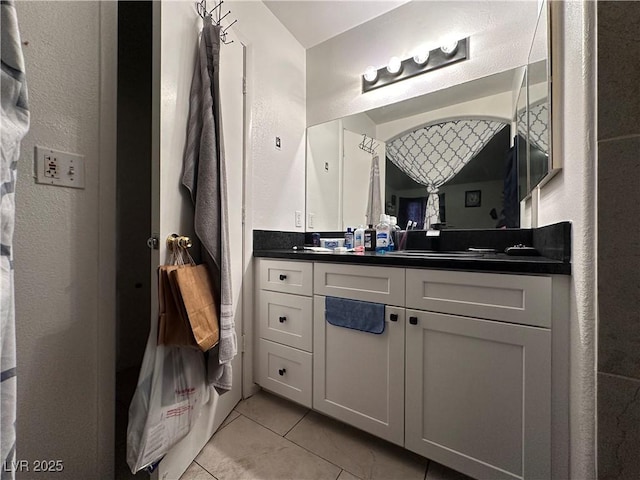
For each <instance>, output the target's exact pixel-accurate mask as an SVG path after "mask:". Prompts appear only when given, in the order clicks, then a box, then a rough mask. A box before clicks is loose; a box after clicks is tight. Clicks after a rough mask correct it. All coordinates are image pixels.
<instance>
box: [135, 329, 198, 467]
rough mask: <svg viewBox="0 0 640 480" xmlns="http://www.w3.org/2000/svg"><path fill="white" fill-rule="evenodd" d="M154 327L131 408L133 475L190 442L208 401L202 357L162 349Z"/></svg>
mask: <svg viewBox="0 0 640 480" xmlns="http://www.w3.org/2000/svg"><path fill="white" fill-rule="evenodd" d="M154 323H155V324H154V325H152V327H151V332H150V333H149V339H148V341H147V347H146V350H145V352H144V359H143V361H142V367H141V369H140V375H139V377H138V386H137V387H136V391H135V394H134V395H133V399H132V400H131V405H130V406H129V425H128V427H127V463H128V464H129V468H131V471H132V472H133V473H136V472H138V471H139V470H142V469H144V468H146V467H148V466H150V465H152V464H154V463H155V462H157V461H158V460H160V459H161V458H162V457H163V456H164V455H165V454H166V453H167V452H168V451H169V449H170V448H171V447H172V446H173V445H175V444H176V443H177V442H178V441H179V440H180V439H182V438H183V437H185V436H186V435H187V433H189V430H190V429H191V427H192V426H193V425H194V423H195V421H196V420H197V418H198V416H199V415H200V411H201V408H202V405H203V404H205V403H207V402H208V401H209V390H208V388H207V386H206V383H205V366H204V356H203V354H202V352H201V351H199V350H196V349H192V348H188V347H176V346H165V345H158V341H157V338H158V325H157V323H156V322H154Z"/></svg>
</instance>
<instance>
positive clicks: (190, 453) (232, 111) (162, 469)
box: [151, 1, 244, 479]
mask: <svg viewBox="0 0 640 480" xmlns="http://www.w3.org/2000/svg"><path fill="white" fill-rule="evenodd" d="M153 8H154V27H155V28H154V65H153V82H154V85H153V87H154V98H153V108H154V112H153V121H154V129H153V159H154V162H153V167H152V168H153V179H152V180H153V187H152V189H153V199H152V204H153V213H152V215H153V220H152V225H153V231H154V232H155V233H157V234H158V236H159V240H160V248H159V250H154V251H153V253H152V262H151V266H152V272H151V275H152V278H153V279H154V280H153V281H154V287H152V292H154V293H156V294H157V287H156V286H155V285H157V284H156V283H155V282H156V269H157V267H158V265H160V264H163V263H166V261H167V259H168V257H167V249H166V245H165V239H166V238H167V236H168V235H170V234H172V233H177V234H181V235H188V236H190V237H193V238H195V234H194V232H193V213H192V212H193V207H192V204H191V200H190V198H189V195H188V193H187V191H186V189H185V188H184V187H182V186H181V176H182V158H183V152H184V146H185V138H186V131H187V118H188V114H189V91H190V88H191V78H192V75H193V70H194V63H195V58H196V52H197V45H198V34H199V32H200V30H201V28H202V19H201V18H200V17H199V16H198V15H197V13H196V10H195V7H194V2H165V1H163V2H154V5H153ZM158 26H159V28H158ZM229 37H230V38H231V37H233V32H232V31H230V32H229ZM220 72H221V75H220V94H221V102H222V103H221V105H222V127H223V135H224V148H225V154H226V165H227V192H228V195H229V198H228V205H229V215H228V218H229V234H230V249H231V268H232V291H233V299H234V307H235V326H236V333H237V336H238V339H240V338H241V332H242V310H241V308H242V301H241V299H242V296H241V288H242V262H243V260H242V250H243V249H242V205H243V142H244V139H243V132H244V98H243V91H242V90H243V88H242V84H243V77H244V46H243V45H242V43H241V42H240V41H239V40H238V39H235V41H234V42H233V43H231V44H228V45H222V46H221V61H220ZM157 308H158V307H157V298H152V314H151V321H152V322H155V321H157ZM239 346H240V345H239ZM241 394H242V355H241V354H240V353H239V354H238V355H237V356H236V358H235V360H234V362H233V389H232V391H230V392H227V393H225V394H223V395H221V396H220V395H218V394H217V393H213V394H212V396H211V399H210V400H209V403H208V404H207V405H205V406H204V410H203V412H202V414H201V417H200V420H199V421H198V423H197V426H196V428H195V429H193V430H192V431H191V432H190V433H189V435H187V437H185V438H184V439H183V440H182V441H181V442H179V443H178V444H177V445H175V446H174V447H173V448H172V449H171V450H170V451H169V453H168V454H167V455H166V456H165V457H164V459H163V460H162V462H161V463H160V465H159V467H158V470H157V472H158V478H160V479H177V478H180V476H181V475H182V473H183V472H184V471H185V470H186V468H187V467H188V466H189V464H190V463H191V462H192V461H193V459H194V458H195V456H196V455H197V454H198V453H199V451H200V450H201V449H202V447H203V446H204V445H205V444H206V442H207V441H208V440H209V438H210V437H211V436H212V435H213V433H214V432H215V430H216V429H217V428H218V427H219V426H220V424H221V423H222V421H223V420H224V419H225V418H226V416H227V415H228V414H229V413H230V412H231V410H232V409H233V407H234V406H235V405H236V404H237V403H238V402H239V401H240V398H241Z"/></svg>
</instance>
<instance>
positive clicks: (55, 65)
mask: <svg viewBox="0 0 640 480" xmlns="http://www.w3.org/2000/svg"><path fill="white" fill-rule="evenodd" d="M107 3H111V2H107ZM112 7H113V5H112ZM16 8H17V11H18V16H19V21H20V29H21V33H22V39H23V41H24V42H28V44H26V45H25V46H24V47H23V48H24V56H25V60H26V69H27V83H28V88H29V106H30V110H31V130H30V132H29V133H28V135H27V136H26V137H25V139H24V141H23V144H22V154H21V157H20V161H19V167H18V174H19V179H18V187H17V195H16V199H17V205H16V213H17V217H16V232H15V266H16V324H17V345H18V420H17V433H18V441H17V458H18V459H20V460H28V461H31V462H33V460H36V459H37V460H48V459H51V460H61V461H62V462H63V463H64V472H62V473H61V474H57V475H56V477H57V478H61V479H62V478H70V479H71V478H73V479H76V478H86V479H89V478H98V477H99V476H102V475H105V474H107V475H109V470H105V469H108V468H110V463H111V462H110V460H109V458H106V459H105V456H106V457H108V455H109V452H110V451H112V449H113V446H112V443H113V442H112V437H111V436H110V435H112V434H111V433H109V430H110V429H112V428H113V413H110V408H111V409H112V407H113V398H111V399H109V393H108V392H107V391H105V389H104V387H105V384H104V383H103V382H106V383H107V384H108V382H109V381H110V378H109V372H112V371H113V365H111V366H110V365H109V359H108V358H107V359H106V360H105V359H104V358H101V357H100V355H107V356H111V357H110V358H111V360H113V352H114V349H113V345H110V342H112V341H113V338H112V336H111V333H110V327H109V325H110V322H112V321H113V318H112V317H111V318H108V313H109V310H110V308H111V307H110V304H109V303H108V302H104V298H107V299H109V300H110V301H112V300H113V296H111V297H110V296H109V294H110V293H111V294H112V293H113V291H110V290H109V289H110V288H111V284H110V283H109V281H108V279H106V277H104V276H103V274H102V273H101V271H102V270H101V268H100V266H99V262H100V261H104V260H108V259H111V260H113V259H112V251H111V250H110V249H109V247H108V245H109V243H111V244H112V243H113V242H112V240H113V230H111V231H107V232H102V233H103V234H104V235H103V237H102V239H103V240H104V241H105V243H102V242H101V241H100V239H101V237H100V233H101V232H100V229H101V227H105V226H106V225H107V224H108V219H107V218H106V217H104V216H101V214H100V208H101V202H102V206H103V207H104V208H108V206H107V205H106V204H105V202H109V201H110V199H111V198H112V197H111V195H110V193H109V192H110V189H111V188H112V187H113V179H112V178H107V177H108V174H109V167H110V166H113V161H114V158H113V144H112V142H111V141H110V140H109V138H107V137H105V135H104V133H105V132H104V131H103V130H102V129H101V119H104V118H106V117H105V115H107V116H108V114H109V113H111V114H112V113H113V112H114V111H115V110H114V109H115V104H114V103H113V102H103V98H102V97H101V93H104V92H105V91H106V90H107V91H108V90H109V89H110V88H112V86H113V85H114V81H115V71H113V69H111V71H110V72H109V73H108V75H114V76H113V78H112V79H111V80H109V79H106V78H103V77H102V76H101V61H102V62H108V61H109V59H110V58H111V59H113V56H112V54H113V52H114V49H115V37H114V33H115V21H114V17H113V15H111V17H110V23H109V22H107V23H108V24H105V22H104V20H105V18H103V17H101V13H102V10H103V8H102V7H101V5H100V2H17V7H16ZM111 13H113V12H111ZM101 35H107V36H110V39H111V41H112V42H113V43H112V44H111V45H106V48H104V47H105V45H102V44H101ZM101 83H102V87H101ZM110 118H111V121H112V120H113V116H112V115H111V116H110ZM103 126H104V125H103ZM35 145H42V146H46V147H50V148H53V149H57V150H63V151H68V152H74V153H79V154H82V155H85V161H86V189H84V190H75V189H69V188H60V187H51V186H43V185H37V184H35V183H34V180H33V178H32V172H33V154H34V146H35ZM101 174H103V175H104V178H101ZM110 206H111V207H113V205H110ZM104 222H107V223H104ZM104 245H107V247H106V248H103V247H104ZM105 280H106V283H105ZM101 289H102V290H101ZM102 295H104V297H103V296H102ZM105 315H107V317H105ZM99 318H100V322H99ZM111 380H112V379H111ZM106 388H107V390H108V389H109V387H108V386H107V387H106ZM111 393H112V391H111ZM109 405H111V407H109ZM109 415H111V417H110V419H109ZM105 429H106V430H105ZM110 440H111V441H110ZM36 475H42V474H37V473H34V472H30V473H25V474H23V475H21V476H19V478H31V477H32V476H36Z"/></svg>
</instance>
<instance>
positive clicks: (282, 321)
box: [278, 317, 287, 323]
mask: <svg viewBox="0 0 640 480" xmlns="http://www.w3.org/2000/svg"><path fill="white" fill-rule="evenodd" d="M278 320H280V323H284V322H286V321H287V317H280V318H278Z"/></svg>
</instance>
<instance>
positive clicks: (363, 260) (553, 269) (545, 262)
mask: <svg viewBox="0 0 640 480" xmlns="http://www.w3.org/2000/svg"><path fill="white" fill-rule="evenodd" d="M253 256H254V257H262V258H279V259H286V260H308V261H313V262H332V263H350V264H354V265H385V266H392V267H414V268H434V269H447V270H465V271H479V272H504V273H529V274H531V273H533V274H560V275H571V263H569V262H566V261H562V260H553V259H551V258H547V257H541V256H539V257H528V256H527V257H525V256H522V257H519V256H511V255H506V254H504V253H488V254H481V255H480V256H473V257H436V258H416V257H402V256H395V255H388V254H384V253H375V252H363V253H315V252H311V251H298V250H292V249H273V250H256V251H254V252H253Z"/></svg>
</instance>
